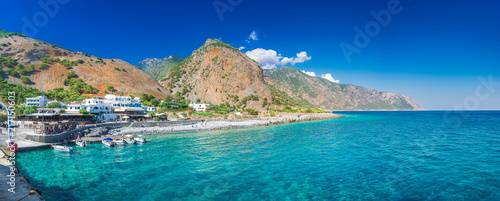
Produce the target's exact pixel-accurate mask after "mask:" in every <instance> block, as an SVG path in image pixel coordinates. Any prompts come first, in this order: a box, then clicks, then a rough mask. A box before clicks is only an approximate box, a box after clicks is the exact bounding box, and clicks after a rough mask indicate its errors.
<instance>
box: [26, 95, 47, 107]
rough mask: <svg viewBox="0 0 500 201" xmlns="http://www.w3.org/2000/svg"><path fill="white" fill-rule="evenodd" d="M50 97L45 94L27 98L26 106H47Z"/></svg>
mask: <svg viewBox="0 0 500 201" xmlns="http://www.w3.org/2000/svg"><path fill="white" fill-rule="evenodd" d="M48 101H49V99H47V97H45V96H38V97H34V98H26V103H25V104H24V106H37V107H45V106H47V104H48Z"/></svg>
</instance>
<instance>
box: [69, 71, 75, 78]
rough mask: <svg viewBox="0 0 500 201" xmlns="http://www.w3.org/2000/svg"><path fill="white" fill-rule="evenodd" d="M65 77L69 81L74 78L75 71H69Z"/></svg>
mask: <svg viewBox="0 0 500 201" xmlns="http://www.w3.org/2000/svg"><path fill="white" fill-rule="evenodd" d="M67 77H68V79H71V78H76V77H77V76H76V73H75V71H69V72H68V75H67Z"/></svg>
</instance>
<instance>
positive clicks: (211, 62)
mask: <svg viewBox="0 0 500 201" xmlns="http://www.w3.org/2000/svg"><path fill="white" fill-rule="evenodd" d="M161 84H162V85H163V86H164V87H165V88H166V89H168V90H170V91H171V93H174V94H177V98H180V99H182V98H185V99H189V100H191V101H195V100H197V99H200V100H201V101H204V102H211V103H212V104H221V103H228V104H230V105H235V106H238V105H239V106H242V107H246V106H249V107H252V108H254V109H260V107H261V106H262V101H263V100H264V98H270V96H271V91H270V90H269V88H267V86H266V84H265V82H264V75H263V73H262V68H261V67H260V66H259V64H257V63H256V62H254V61H253V60H252V59H250V58H249V57H248V56H246V55H245V54H244V53H242V52H241V51H239V50H238V49H236V48H234V47H232V46H230V45H228V44H225V43H223V42H220V41H218V40H214V39H208V40H207V41H206V42H205V44H203V45H202V46H201V47H200V48H198V49H196V50H195V51H193V53H192V54H191V55H190V56H189V57H188V58H186V59H184V60H183V61H181V62H179V63H178V64H177V65H175V66H174V67H172V69H171V70H170V72H169V73H168V74H167V76H165V77H164V78H163V79H162V80H161ZM245 97H252V101H246V100H248V99H249V98H247V99H245V101H243V100H242V99H244V98H245ZM255 97H258V98H255ZM240 100H241V101H240ZM242 101H243V102H244V103H242Z"/></svg>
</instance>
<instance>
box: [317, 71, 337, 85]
mask: <svg viewBox="0 0 500 201" xmlns="http://www.w3.org/2000/svg"><path fill="white" fill-rule="evenodd" d="M321 78H325V79H327V80H328V81H330V82H333V83H339V82H340V81H339V80H336V79H334V78H333V76H332V74H330V73H327V74H322V75H321Z"/></svg>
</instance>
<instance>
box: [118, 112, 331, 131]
mask: <svg viewBox="0 0 500 201" xmlns="http://www.w3.org/2000/svg"><path fill="white" fill-rule="evenodd" d="M339 117H341V116H340V115H337V114H330V113H319V114H297V115H283V116H282V117H270V118H261V119H237V120H234V119H217V120H206V121H202V122H193V123H192V124H183V125H166V126H153V127H132V126H131V127H124V128H119V129H114V130H110V131H109V134H112V135H132V134H161V133H169V132H187V131H202V130H221V129H231V128H244V127H253V126H267V125H273V124H284V123H294V122H303V121H314V120H323V119H333V118H339Z"/></svg>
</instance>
